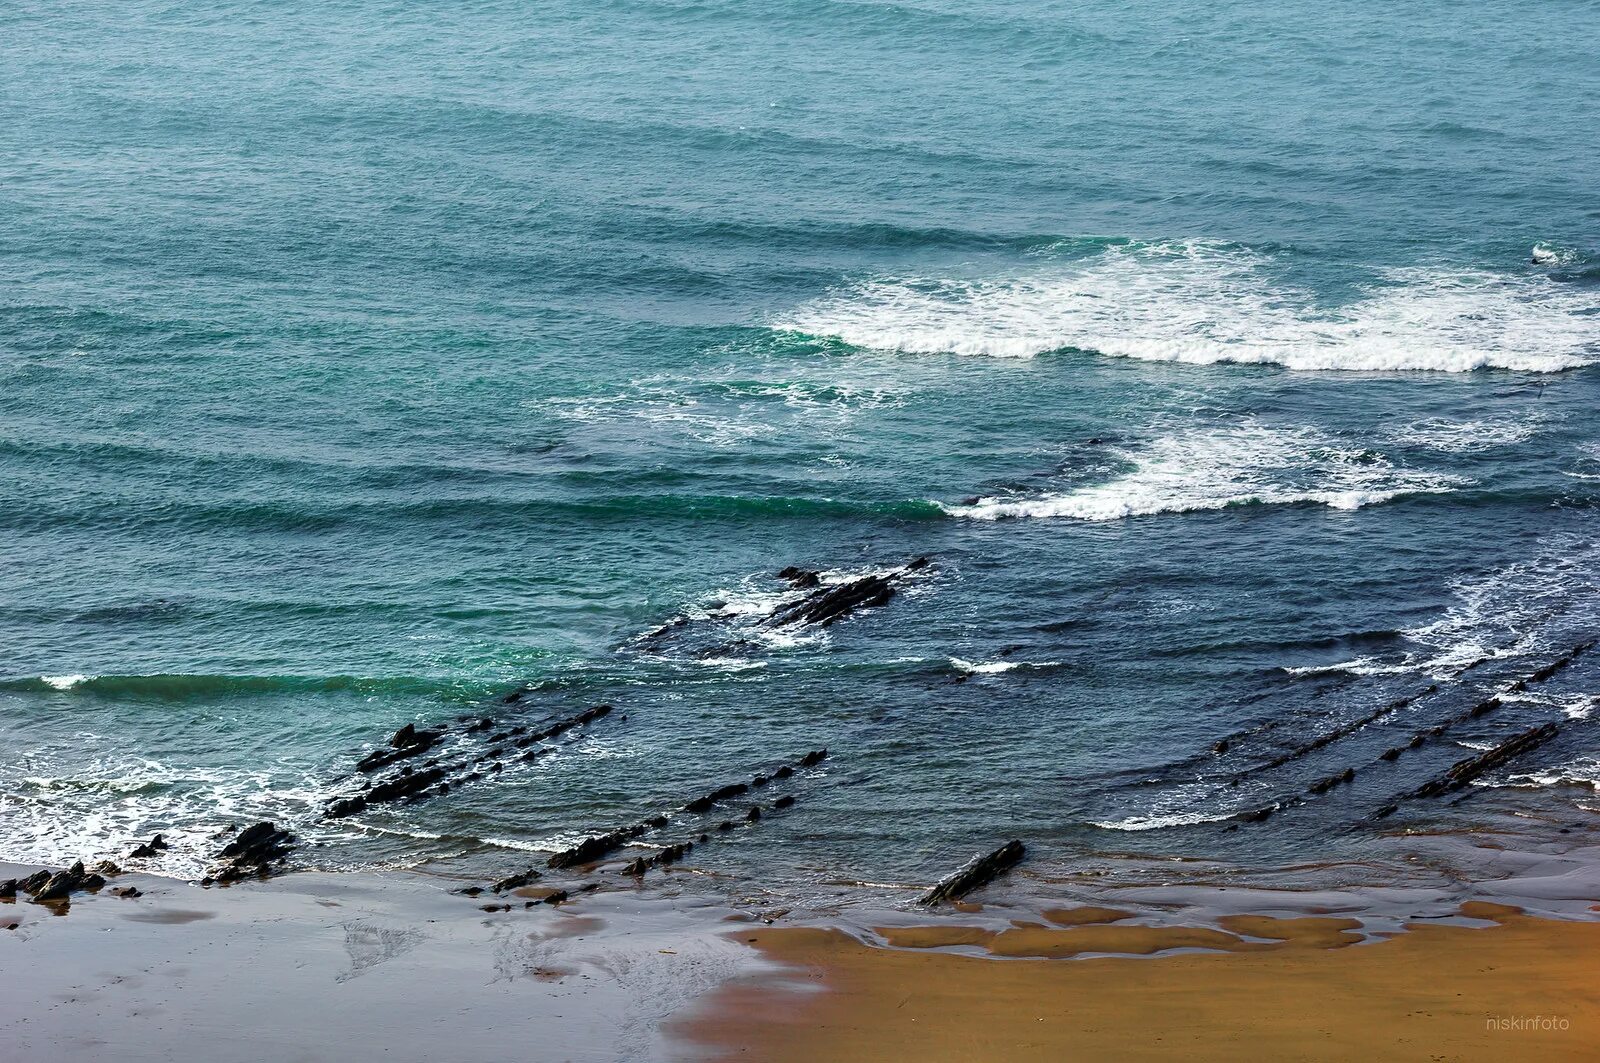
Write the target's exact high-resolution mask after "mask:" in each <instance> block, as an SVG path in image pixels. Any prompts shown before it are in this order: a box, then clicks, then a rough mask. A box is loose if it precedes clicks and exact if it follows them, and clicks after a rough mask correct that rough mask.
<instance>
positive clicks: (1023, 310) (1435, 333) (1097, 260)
mask: <svg viewBox="0 0 1600 1063" xmlns="http://www.w3.org/2000/svg"><path fill="white" fill-rule="evenodd" d="M1597 311H1600V295H1597V294H1596V293H1594V292H1592V291H1585V290H1583V289H1580V288H1577V287H1575V286H1573V285H1568V284H1562V283H1559V282H1557V281H1555V280H1552V279H1551V278H1550V277H1548V276H1546V275H1544V274H1540V273H1532V272H1529V271H1527V270H1526V269H1524V270H1522V271H1521V272H1517V273H1503V274H1502V273H1491V272H1488V271H1485V270H1481V269H1467V268H1450V267H1444V266H1436V267H1420V266H1417V267H1407V268H1397V269H1386V270H1380V271H1376V272H1374V274H1373V276H1372V278H1371V280H1370V282H1369V283H1368V284H1367V285H1365V286H1364V288H1363V289H1362V290H1361V294H1360V295H1359V296H1358V297H1357V298H1355V299H1353V300H1351V301H1347V302H1344V303H1341V304H1338V305H1329V304H1325V303H1322V302H1319V300H1318V299H1317V298H1316V296H1315V295H1314V294H1313V293H1311V292H1309V291H1307V290H1305V289H1303V288H1300V287H1297V286H1294V285H1291V284H1289V283H1287V282H1285V281H1283V280H1282V279H1281V278H1280V277H1279V276H1277V275H1276V273H1275V270H1274V262H1273V259H1272V257H1271V256H1269V255H1265V254H1261V253H1257V252H1254V251H1250V250H1248V249H1241V248H1237V247H1231V246H1227V245H1221V244H1215V243H1207V242H1190V243H1182V244H1130V245H1114V246H1110V247H1107V248H1105V249H1104V250H1102V251H1099V252H1098V253H1095V254H1093V255H1090V256H1088V257H1080V258H1076V259H1070V260H1066V261H1059V260H1058V261H1054V262H1051V263H1049V264H1048V265H1045V266H1039V267H1034V268H1032V269H1031V270H1030V271H1028V272H1026V273H1018V274H1015V275H1013V276H1008V277H991V278H981V279H971V280H957V279H949V278H938V279H926V278H889V279H879V280H872V281H867V282H864V283H861V284H858V285H855V286H853V287H850V288H847V289H845V290H842V291H839V292H836V293H833V294H830V295H828V296H825V297H823V298H821V299H819V300H817V301H815V302H812V303H810V304H807V305H805V306H802V307H799V308H798V309H796V310H794V311H792V312H791V313H789V314H788V315H786V316H784V317H782V318H780V319H779V320H778V321H776V322H775V325H776V327H778V328H782V329H788V330H793V331H798V332H803V333H806V334H809V335H817V336H832V337H837V338H838V339H841V340H843V341H844V342H846V343H849V344H851V345H853V346H857V347H868V348H876V349H882V350H891V351H905V352H921V353H930V354H932V353H951V354H964V355H987V356H991V357H998V358H1030V357H1033V356H1034V355H1038V354H1042V353H1045V352H1048V351H1055V350H1061V349H1063V348H1076V349H1079V350H1086V351H1095V352H1098V353H1100V354H1103V355H1109V356H1119V357H1126V358H1139V359H1146V360H1150V361H1165V362H1186V363H1193V364H1212V363H1216V362H1241V363H1257V364H1274V365H1281V366H1285V367H1287V368H1290V369H1296V370H1363V371H1387V370H1438V371H1447V372H1466V371H1469V370H1473V369H1479V368H1502V369H1517V370H1526V371H1534V372H1554V371H1557V370H1561V369H1567V368H1571V367H1573V366H1578V365H1586V364H1588V363H1590V362H1593V361H1595V360H1596V359H1597V358H1600V340H1597V338H1596V329H1595V319H1594V317H1593V316H1586V315H1593V314H1594V313H1595V312H1597Z"/></svg>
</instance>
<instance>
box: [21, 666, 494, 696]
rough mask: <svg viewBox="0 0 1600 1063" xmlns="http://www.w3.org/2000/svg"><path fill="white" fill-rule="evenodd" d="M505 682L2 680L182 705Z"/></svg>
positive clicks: (441, 692)
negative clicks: (246, 696)
mask: <svg viewBox="0 0 1600 1063" xmlns="http://www.w3.org/2000/svg"><path fill="white" fill-rule="evenodd" d="M505 687H506V684H505V683H504V682H486V681H483V680H471V681H469V680H454V679H440V678H432V677H428V676H357V675H321V676H312V675H195V674H185V673H154V674H144V675H138V674H133V675H87V674H67V675H41V676H29V677H23V678H16V679H4V680H0V690H5V691H17V692H23V693H30V692H31V693H39V692H50V693H59V694H74V695H78V694H89V695H97V696H102V697H112V698H131V699H136V700H152V701H182V700H187V699H191V698H197V699H204V698H209V697H218V696H236V695H240V694H324V693H342V692H349V693H354V694H358V695H363V696H380V695H388V696H404V695H417V696H443V697H445V698H450V699H457V700H459V699H469V700H470V699H476V698H481V697H487V696H489V695H491V694H495V693H501V692H503V691H504V689H505Z"/></svg>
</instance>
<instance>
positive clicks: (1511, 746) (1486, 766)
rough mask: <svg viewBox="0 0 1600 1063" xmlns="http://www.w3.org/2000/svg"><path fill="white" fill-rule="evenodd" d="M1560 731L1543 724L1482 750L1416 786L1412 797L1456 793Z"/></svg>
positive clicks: (1556, 727) (1554, 726) (1551, 725)
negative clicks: (1455, 791) (1491, 747)
mask: <svg viewBox="0 0 1600 1063" xmlns="http://www.w3.org/2000/svg"><path fill="white" fill-rule="evenodd" d="M1560 730H1561V729H1560V727H1558V726H1557V725H1556V724H1553V723H1547V724H1543V725H1541V726H1539V727H1534V728H1530V729H1529V730H1526V731H1523V732H1522V733H1521V734H1519V735H1516V736H1514V737H1512V738H1508V739H1506V740H1505V741H1504V742H1501V743H1500V744H1499V745H1497V746H1495V747H1494V748H1493V749H1490V750H1486V751H1485V752H1483V753H1480V754H1478V755H1477V756H1475V757H1468V758H1467V759H1465V760H1461V761H1457V762H1456V763H1455V764H1454V765H1453V766H1452V767H1451V768H1450V769H1449V770H1448V771H1446V772H1444V773H1443V774H1442V775H1439V776H1437V777H1435V778H1433V779H1429V780H1428V781H1427V782H1425V783H1423V784H1422V785H1421V786H1419V787H1417V789H1416V790H1414V791H1413V792H1412V796H1413V797H1437V796H1439V795H1440V794H1446V793H1450V792H1451V791H1453V790H1459V789H1461V788H1462V787H1463V786H1465V785H1467V784H1468V783H1470V782H1471V781H1472V780H1474V779H1476V778H1477V777H1478V776H1480V775H1482V774H1484V773H1485V772H1487V771H1492V770H1493V769H1495V768H1498V767H1500V766H1501V765H1502V764H1505V763H1507V762H1508V761H1510V760H1513V759H1514V758H1516V757H1519V756H1521V755H1522V754H1524V753H1526V752H1528V751H1529V750H1532V749H1536V748H1538V747H1539V746H1541V745H1543V744H1544V743H1545V742H1548V741H1549V740H1550V739H1552V738H1554V737H1555V736H1556V734H1557V733H1558V732H1559V731H1560Z"/></svg>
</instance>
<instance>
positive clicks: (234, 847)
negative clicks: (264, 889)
mask: <svg viewBox="0 0 1600 1063" xmlns="http://www.w3.org/2000/svg"><path fill="white" fill-rule="evenodd" d="M293 844H294V835H293V834H291V833H289V832H288V831H286V830H279V829H278V827H277V825H276V824H273V823H270V822H268V821H267V820H262V821H261V822H260V823H256V824H253V825H251V826H249V827H246V828H245V829H244V830H242V831H240V832H239V835H238V837H236V838H234V839H233V841H231V842H229V843H228V844H227V845H225V846H223V847H222V851H221V852H219V853H218V854H217V857H216V859H217V860H219V861H220V863H218V864H217V865H216V866H215V867H214V868H213V869H212V871H211V874H209V875H207V876H206V877H205V878H203V879H201V880H200V884H201V885H202V886H210V885H213V884H215V885H227V884H228V883H230V882H237V881H239V880H240V879H245V878H264V877H266V876H267V875H270V874H272V873H273V872H274V871H277V870H279V869H280V866H279V865H280V864H281V862H282V860H283V858H284V857H285V856H288V855H289V849H290V847H291V846H292V845H293Z"/></svg>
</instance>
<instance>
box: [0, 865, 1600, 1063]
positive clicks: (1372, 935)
mask: <svg viewBox="0 0 1600 1063" xmlns="http://www.w3.org/2000/svg"><path fill="white" fill-rule="evenodd" d="M1506 860H1507V861H1508V863H1514V864H1516V866H1517V868H1518V871H1519V872H1520V873H1519V874H1516V875H1513V876H1511V877H1508V878H1506V879H1504V880H1502V881H1499V882H1495V883H1481V884H1479V885H1477V886H1474V887H1470V889H1471V891H1472V893H1473V894H1474V895H1476V896H1478V897H1480V898H1487V899H1480V900H1475V901H1470V902H1467V903H1466V904H1465V905H1463V904H1462V901H1461V896H1460V895H1459V894H1456V895H1451V894H1449V893H1446V892H1443V891H1438V890H1431V889H1430V890H1397V889H1393V888H1377V889H1374V888H1370V887H1365V886H1361V887H1340V888H1331V887H1330V888H1320V889H1308V890H1299V891H1285V890H1277V891H1273V890H1266V889H1257V888H1249V887H1245V888H1240V887H1237V886H1229V887H1216V886H1176V885H1173V886H1164V887H1152V886H1137V887H1110V886H1108V887H1105V888H1103V889H1101V890H1100V891H1099V892H1097V893H1095V894H1093V895H1091V896H1086V897H1084V898H1083V901H1084V903H1079V904H1071V905H1061V904H1049V905H1038V906H1029V905H1028V904H1026V903H1023V902H1017V903H1010V902H1002V903H990V904H982V905H979V904H961V905H957V906H954V909H953V910H949V911H941V912H939V913H928V912H924V911H919V910H907V909H905V908H892V907H885V908H883V909H880V910H877V911H870V912H869V911H863V910H859V909H855V910H851V911H848V912H844V913H839V912H832V913H815V912H792V913H784V912H779V911H767V912H766V913H765V914H766V916H767V918H768V919H770V920H772V921H773V923H775V925H768V922H767V921H766V920H764V919H763V918H762V917H761V914H760V913H761V912H762V909H760V908H757V907H752V906H750V905H738V904H731V903H728V902H727V900H726V899H724V900H717V899H714V898H712V897H710V896H708V895H707V894H706V892H705V890H706V886H705V885H704V884H703V883H702V882H701V881H700V880H699V879H698V878H697V877H695V876H692V875H690V874H687V873H674V874H669V875H665V876H662V878H661V881H660V882H658V883H656V884H655V885H654V886H652V887H651V888H649V889H646V890H635V889H629V888H617V887H615V886H612V887H610V888H607V889H602V890H600V891H597V892H593V893H586V894H583V895H581V896H578V897H575V898H574V899H573V900H571V901H569V902H568V903H565V904H560V905H554V906H553V905H548V904H541V903H536V897H537V896H539V895H541V894H543V893H546V892H548V890H546V889H542V888H537V887H535V888H528V889H524V890H520V891H517V892H515V893H513V894H511V895H507V896H505V897H500V898H490V897H487V896H485V897H480V898H477V899H472V898H467V897H462V896H459V895H453V894H451V893H450V892H448V891H449V890H450V889H451V888H452V887H454V886H457V885H460V883H459V882H457V881H455V880H453V879H444V878H438V877H435V876H430V875H424V874H418V873H407V872H393V873H382V874H372V873H321V872H297V873H292V874H287V875H283V876H281V877H279V878H276V879H273V880H271V881H267V882H256V881H251V882H246V883H241V884H239V885H236V886H233V887H230V888H226V889H209V890H208V889H201V888H200V887H198V886H196V885H193V884H190V883H185V882H179V881H174V880H171V879H162V878H156V877H153V876H149V875H139V874H128V875H122V876H119V877H117V878H116V879H114V880H113V884H114V885H115V886H116V887H119V888H120V887H126V886H135V887H137V888H138V889H140V890H141V891H142V894H141V895H140V896H138V897H135V898H122V897H117V896H115V895H113V894H112V893H111V891H110V889H109V888H108V889H105V890H102V891H100V892H99V893H98V894H85V895H78V896H76V897H75V898H74V899H73V901H72V903H71V905H70V907H68V908H67V909H65V910H64V911H59V912H58V911H57V910H55V909H52V908H49V907H46V906H42V905H38V904H32V903H28V902H26V901H19V902H16V903H7V904H0V927H4V926H8V925H9V924H10V923H13V922H15V923H17V924H18V925H17V927H16V929H13V930H0V970H4V971H5V973H6V992H5V993H3V994H0V1059H6V1060H10V1059H13V1058H15V1059H28V1060H30V1061H43V1063H53V1061H77V1060H82V1059H85V1058H91V1057H94V1056H96V1055H99V1054H103V1053H112V1052H114V1053H115V1058H117V1059H118V1061H119V1063H127V1061H143V1060H151V1061H154V1060H171V1059H175V1058H185V1057H188V1056H191V1055H194V1056H201V1057H203V1058H206V1059H209V1060H215V1061H218V1063H234V1061H239V1063H243V1061H251V1063H255V1061H258V1060H262V1059H271V1060H274V1061H277V1060H284V1061H310V1060H314V1061H322V1060H337V1061H339V1063H365V1061H368V1060H414V1059H415V1060H422V1059H428V1060H449V1061H450V1063H479V1061H483V1063H489V1061H495V1063H499V1061H501V1060H504V1059H507V1058H516V1059H525V1060H531V1061H539V1063H543V1061H546V1060H629V1061H633V1060H708V1059H748V1060H773V1061H780V1063H781V1061H784V1060H801V1059H804V1060H807V1061H814V1060H874V1061H876V1060H900V1059H906V1060H910V1059H917V1060H923V1061H928V1060H932V1061H939V1060H958V1059H959V1060H988V1059H996V1060H1000V1059H1004V1060H1018V1059H1020V1060H1029V1059H1050V1060H1059V1059H1066V1058H1083V1059H1118V1060H1120V1059H1148V1060H1167V1059H1171V1060H1180V1059H1181V1060H1189V1059H1200V1060H1207V1059H1218V1060H1221V1059H1227V1060H1237V1059H1240V1058H1262V1059H1273V1060H1290V1059H1315V1060H1324V1059H1346V1058H1348V1059H1355V1058H1358V1057H1359V1058H1362V1059H1371V1058H1380V1059H1402V1060H1408V1059H1416V1060H1434V1059H1450V1060H1477V1059H1485V1060H1487V1059H1520V1058H1531V1057H1535V1056H1536V1057H1537V1058H1540V1059H1549V1060H1562V1059H1595V1058H1600V977H1597V976H1600V899H1597V898H1600V858H1597V854H1596V852H1595V851H1594V850H1593V849H1582V850H1574V851H1572V852H1570V853H1567V854H1564V855H1560V856H1550V855H1549V854H1523V855H1521V856H1516V855H1515V854H1511V855H1508V856H1507V857H1506ZM20 870H25V869H22V868H18V867H14V866H5V865H0V877H9V876H10V875H13V874H16V873H17V872H18V871H20ZM1490 899H1492V902H1491V900H1490ZM491 900H492V902H493V906H494V907H496V908H497V909H498V908H499V907H500V906H501V905H506V904H509V905H510V906H511V907H510V910H509V911H505V910H495V911H485V910H484V907H485V905H486V904H488V903H489V902H490V901H491ZM1519 906H1520V907H1519ZM1523 908H1526V909H1527V911H1526V912H1524V911H1523V910H1522V909H1523ZM1535 1017H1542V1018H1544V1019H1549V1020H1553V1021H1557V1022H1559V1023H1561V1024H1562V1025H1561V1028H1548V1029H1546V1028H1538V1027H1537V1026H1534V1027H1532V1028H1530V1027H1529V1025H1528V1024H1527V1023H1526V1020H1529V1019H1533V1018H1535ZM1498 1019H1505V1020H1507V1022H1508V1023H1509V1024H1511V1025H1508V1027H1507V1028H1505V1029H1499V1028H1493V1029H1491V1028H1489V1027H1488V1026H1487V1025H1486V1022H1487V1021H1488V1020H1498ZM1519 1022H1520V1023H1521V1024H1522V1025H1520V1026H1519V1025H1516V1024H1517V1023H1519Z"/></svg>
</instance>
